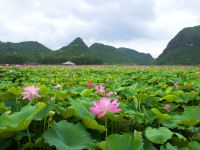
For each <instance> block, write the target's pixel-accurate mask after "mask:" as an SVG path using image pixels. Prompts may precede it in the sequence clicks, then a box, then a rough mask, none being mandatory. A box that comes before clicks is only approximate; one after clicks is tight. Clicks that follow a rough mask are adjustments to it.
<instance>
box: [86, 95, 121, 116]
mask: <svg viewBox="0 0 200 150" xmlns="http://www.w3.org/2000/svg"><path fill="white" fill-rule="evenodd" d="M93 104H94V107H91V108H90V112H91V113H93V114H95V115H97V118H102V117H104V116H105V114H106V113H107V112H113V113H119V112H120V111H122V109H121V108H117V107H118V106H119V104H120V103H119V102H118V99H117V98H116V99H114V100H113V101H112V102H111V101H110V98H106V97H101V99H100V102H96V101H94V102H93Z"/></svg>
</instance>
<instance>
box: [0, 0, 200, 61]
mask: <svg viewBox="0 0 200 150" xmlns="http://www.w3.org/2000/svg"><path fill="white" fill-rule="evenodd" d="M198 6H200V1H199V0H177V1H174V0H167V1H163V0H134V1H133V0H118V1H117V0H109V1H108V0H95V1H94V0H76V1H74V0H67V1H66V0H56V1H55V0H0V40H1V41H12V42H20V41H27V40H34V41H39V42H41V43H43V44H45V45H46V46H48V47H50V48H52V49H58V48H60V47H62V46H64V45H66V44H68V43H69V42H70V41H72V40H73V39H74V38H76V37H78V36H80V37H82V38H83V39H84V40H85V42H86V43H87V44H91V42H105V44H106V43H107V44H111V45H113V46H116V47H121V46H124V47H129V48H133V49H136V50H138V51H143V52H146V53H151V54H152V55H153V56H154V57H157V56H158V55H159V54H160V53H161V52H162V51H163V49H164V48H165V47H166V44H167V43H168V42H169V40H170V39H171V38H172V37H174V36H175V34H177V32H178V31H180V30H181V29H182V28H184V27H187V26H194V25H198V24H199V23H200V13H199V8H198Z"/></svg>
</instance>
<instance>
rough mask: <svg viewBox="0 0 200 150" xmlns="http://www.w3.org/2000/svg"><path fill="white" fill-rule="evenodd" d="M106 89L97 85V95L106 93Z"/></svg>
mask: <svg viewBox="0 0 200 150" xmlns="http://www.w3.org/2000/svg"><path fill="white" fill-rule="evenodd" d="M104 89H105V87H104V86H103V85H97V86H96V93H101V94H104V93H105V90H104Z"/></svg>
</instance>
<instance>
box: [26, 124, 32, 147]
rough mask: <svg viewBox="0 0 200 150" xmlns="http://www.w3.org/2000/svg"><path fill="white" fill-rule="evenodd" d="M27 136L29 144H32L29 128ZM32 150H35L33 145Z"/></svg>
mask: <svg viewBox="0 0 200 150" xmlns="http://www.w3.org/2000/svg"><path fill="white" fill-rule="evenodd" d="M27 134H28V140H29V143H30V144H32V142H31V136H30V133H29V130H28V128H27ZM31 150H33V148H32V145H31Z"/></svg>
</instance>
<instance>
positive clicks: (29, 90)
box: [22, 85, 40, 101]
mask: <svg viewBox="0 0 200 150" xmlns="http://www.w3.org/2000/svg"><path fill="white" fill-rule="evenodd" d="M38 90H39V88H37V87H35V86H34V85H31V86H27V87H25V88H24V92H22V95H24V97H23V98H22V99H28V100H30V101H32V100H33V98H37V97H40V95H39V94H38Z"/></svg>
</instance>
